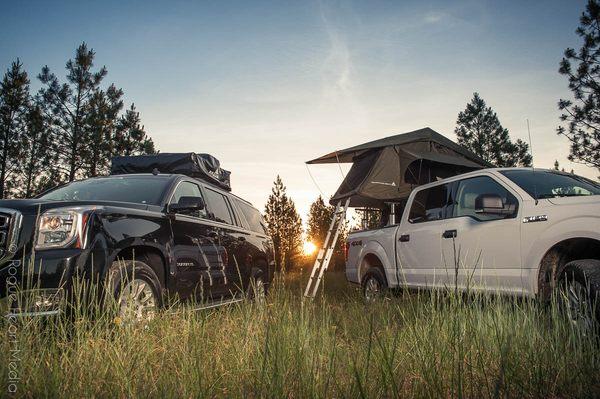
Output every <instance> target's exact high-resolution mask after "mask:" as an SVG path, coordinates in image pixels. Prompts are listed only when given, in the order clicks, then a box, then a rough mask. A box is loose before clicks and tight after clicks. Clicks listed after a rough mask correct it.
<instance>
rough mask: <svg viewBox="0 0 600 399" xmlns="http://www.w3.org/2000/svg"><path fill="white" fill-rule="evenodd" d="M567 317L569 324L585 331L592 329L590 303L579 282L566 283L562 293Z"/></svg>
mask: <svg viewBox="0 0 600 399" xmlns="http://www.w3.org/2000/svg"><path fill="white" fill-rule="evenodd" d="M562 297H563V302H564V304H565V308H566V311H567V315H568V316H569V319H570V320H571V322H572V323H573V324H575V325H577V326H579V327H581V328H583V329H585V330H589V329H591V328H593V325H594V316H593V310H592V303H590V301H589V300H588V290H587V288H586V286H585V285H583V284H581V283H580V282H579V281H576V280H571V281H568V282H566V284H565V287H564V289H563V293H562Z"/></svg>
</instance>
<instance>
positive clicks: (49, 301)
mask: <svg viewBox="0 0 600 399" xmlns="http://www.w3.org/2000/svg"><path fill="white" fill-rule="evenodd" d="M12 298H13V300H12V302H11V304H10V311H11V312H12V313H14V314H33V315H35V314H45V313H46V314H47V313H57V312H58V311H59V309H60V305H61V303H62V301H63V298H64V292H63V290H62V289H36V290H26V291H21V292H19V293H18V294H17V295H14V296H12Z"/></svg>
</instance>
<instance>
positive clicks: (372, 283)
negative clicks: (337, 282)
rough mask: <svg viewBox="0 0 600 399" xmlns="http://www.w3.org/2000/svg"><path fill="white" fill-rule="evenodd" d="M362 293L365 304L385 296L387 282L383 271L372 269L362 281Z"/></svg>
mask: <svg viewBox="0 0 600 399" xmlns="http://www.w3.org/2000/svg"><path fill="white" fill-rule="evenodd" d="M361 286H362V293H363V298H364V299H365V302H374V301H376V300H377V299H379V298H380V297H382V296H383V295H384V294H385V291H386V290H387V282H386V280H385V276H384V275H383V272H382V271H381V269H379V268H377V267H370V268H369V270H367V272H366V273H365V275H364V277H363V279H362V284H361Z"/></svg>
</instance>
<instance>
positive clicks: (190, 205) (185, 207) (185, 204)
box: [169, 197, 205, 213]
mask: <svg viewBox="0 0 600 399" xmlns="http://www.w3.org/2000/svg"><path fill="white" fill-rule="evenodd" d="M204 208H205V204H204V200H203V199H202V197H181V198H179V202H177V203H175V204H171V205H169V212H170V213H182V212H193V211H201V210H203V209H204Z"/></svg>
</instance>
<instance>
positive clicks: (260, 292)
mask: <svg viewBox="0 0 600 399" xmlns="http://www.w3.org/2000/svg"><path fill="white" fill-rule="evenodd" d="M250 288H251V289H252V294H253V299H254V301H255V302H258V303H264V302H265V299H266V297H267V290H266V287H265V283H264V281H262V279H260V278H259V279H256V280H253V281H252V286H251V287H250Z"/></svg>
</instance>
